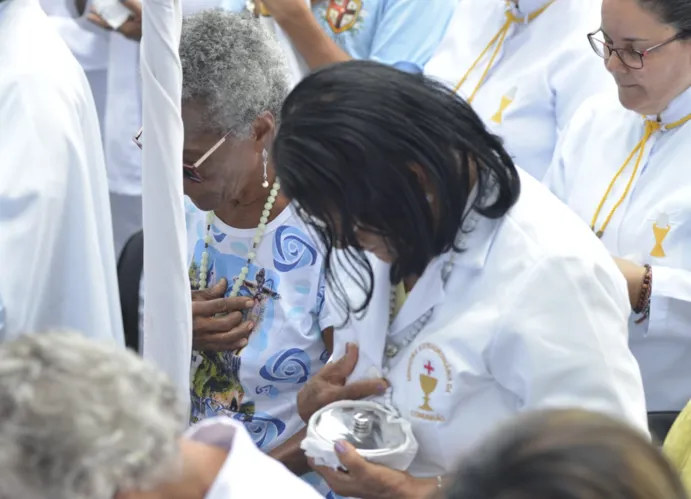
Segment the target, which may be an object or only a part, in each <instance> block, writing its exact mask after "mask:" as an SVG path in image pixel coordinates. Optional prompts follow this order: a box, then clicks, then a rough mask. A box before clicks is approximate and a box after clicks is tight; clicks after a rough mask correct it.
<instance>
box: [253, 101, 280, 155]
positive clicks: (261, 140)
mask: <svg viewBox="0 0 691 499" xmlns="http://www.w3.org/2000/svg"><path fill="white" fill-rule="evenodd" d="M275 129H276V120H275V119H274V117H273V115H272V114H271V113H270V112H268V111H266V112H263V113H261V114H260V115H259V116H257V118H256V119H255V120H254V122H252V136H253V137H254V140H255V141H256V149H257V152H258V153H261V151H263V150H264V149H265V148H266V147H267V145H268V144H271V142H272V141H273V136H274V131H275Z"/></svg>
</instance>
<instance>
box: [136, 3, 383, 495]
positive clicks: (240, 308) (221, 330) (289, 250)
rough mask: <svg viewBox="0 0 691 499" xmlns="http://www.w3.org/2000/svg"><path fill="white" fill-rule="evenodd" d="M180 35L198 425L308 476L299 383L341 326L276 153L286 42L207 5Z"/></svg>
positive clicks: (252, 21) (246, 18)
mask: <svg viewBox="0 0 691 499" xmlns="http://www.w3.org/2000/svg"><path fill="white" fill-rule="evenodd" d="M181 38H182V39H181V44H180V59H181V62H182V72H183V102H182V119H183V123H184V128H185V135H184V151H183V162H184V167H183V171H182V173H183V174H184V189H185V194H186V195H187V196H188V197H189V199H190V200H191V201H192V203H188V210H187V232H188V243H189V262H190V266H189V276H190V281H191V284H192V289H193V291H192V307H193V327H194V340H193V341H194V343H193V350H194V352H193V358H192V373H191V381H192V383H191V385H192V386H191V401H192V411H191V421H192V422H193V423H195V422H198V421H201V420H203V419H206V418H208V417H213V416H218V415H225V416H229V417H231V418H233V419H235V420H237V421H241V422H242V423H244V424H245V426H246V427H247V429H248V430H249V432H250V434H251V435H252V437H253V439H254V442H255V443H256V444H257V446H258V447H259V448H261V449H262V450H263V451H265V452H267V453H270V454H271V455H272V456H273V457H275V458H276V459H278V460H280V461H281V462H283V463H284V464H285V465H286V466H288V468H289V469H290V470H291V471H293V472H294V473H296V474H298V475H301V474H303V473H307V472H308V471H309V467H308V465H307V460H306V458H305V456H304V453H303V451H302V450H301V449H300V447H299V445H300V442H301V440H302V438H303V434H304V423H303V422H302V420H301V419H300V417H299V415H298V414H297V408H296V398H297V393H298V391H299V390H300V388H301V387H302V386H303V385H304V384H305V383H306V382H307V381H308V380H309V379H310V378H311V377H312V376H313V375H314V374H315V373H316V372H317V371H318V370H320V369H321V368H322V367H323V366H324V364H325V363H326V362H327V360H328V359H329V357H330V356H331V345H332V327H331V326H332V324H331V319H330V318H329V316H328V311H327V308H326V307H325V306H324V290H325V277H324V261H323V258H322V254H321V252H320V249H319V247H318V246H317V242H316V241H317V240H316V239H315V238H314V237H313V234H312V233H311V231H310V229H308V228H307V226H306V225H305V224H304V222H303V221H302V220H301V219H300V217H299V216H298V214H297V213H295V211H294V210H293V209H292V207H291V206H290V203H289V201H288V200H287V199H286V198H285V197H284V196H283V195H282V193H281V184H280V181H279V180H278V178H277V177H276V174H275V172H274V168H273V165H272V162H271V158H269V155H268V150H269V149H270V147H271V143H272V142H273V139H274V135H275V130H276V127H277V117H278V116H279V112H280V109H281V105H282V102H283V100H284V98H285V97H286V95H287V94H288V92H289V89H290V84H289V81H290V75H289V72H288V68H287V65H286V63H285V60H284V56H283V52H282V50H281V48H280V46H279V45H278V42H277V41H276V40H275V39H274V38H273V36H272V35H271V34H270V33H269V32H268V31H265V29H264V28H263V27H262V25H261V23H260V22H259V21H258V20H257V19H256V18H254V17H253V16H251V15H249V14H233V13H228V12H224V11H222V10H208V11H202V12H199V13H197V14H195V15H192V16H190V17H187V18H185V19H184V21H183V28H182V37H181ZM138 140H139V142H140V144H141V143H142V136H141V133H140V135H139V136H138ZM144 147H145V146H144ZM378 388H379V387H377V386H374V385H373V386H371V393H374V392H375V391H376V390H377V389H378ZM371 393H368V392H367V391H365V392H364V393H363V395H369V394H371ZM324 492H325V493H327V490H325V491H324Z"/></svg>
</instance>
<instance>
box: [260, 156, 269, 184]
mask: <svg viewBox="0 0 691 499" xmlns="http://www.w3.org/2000/svg"><path fill="white" fill-rule="evenodd" d="M262 161H263V163H264V181H263V182H262V187H263V188H264V189H266V188H267V187H269V176H268V175H267V174H266V167H267V166H268V164H269V153H268V152H266V149H264V150H263V151H262Z"/></svg>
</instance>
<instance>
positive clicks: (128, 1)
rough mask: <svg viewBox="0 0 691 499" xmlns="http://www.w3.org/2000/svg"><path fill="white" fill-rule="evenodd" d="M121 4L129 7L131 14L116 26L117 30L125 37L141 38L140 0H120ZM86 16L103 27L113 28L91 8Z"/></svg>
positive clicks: (135, 39)
mask: <svg viewBox="0 0 691 499" xmlns="http://www.w3.org/2000/svg"><path fill="white" fill-rule="evenodd" d="M122 4H123V5H124V6H125V7H127V8H128V9H130V11H131V12H132V15H131V16H130V17H129V19H127V20H126V21H125V22H124V23H122V25H120V26H119V27H118V29H117V31H118V32H120V33H121V34H122V35H123V36H124V37H125V38H129V39H130V40H134V41H137V42H138V41H140V40H141V39H142V3H141V1H140V0H122ZM86 18H87V19H88V20H89V21H91V22H92V23H94V24H96V25H98V26H100V27H101V28H103V29H106V30H112V29H113V28H111V27H110V25H109V24H108V23H107V22H106V21H105V19H103V18H102V17H101V16H100V15H99V14H98V12H96V11H95V10H93V9H91V11H90V12H89V13H88V14H87V16H86Z"/></svg>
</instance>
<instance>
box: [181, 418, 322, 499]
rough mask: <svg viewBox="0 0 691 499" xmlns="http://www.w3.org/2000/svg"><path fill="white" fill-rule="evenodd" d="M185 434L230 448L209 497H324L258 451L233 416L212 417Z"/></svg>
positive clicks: (194, 439) (278, 463)
mask: <svg viewBox="0 0 691 499" xmlns="http://www.w3.org/2000/svg"><path fill="white" fill-rule="evenodd" d="M185 437H186V438H188V439H190V440H193V441H195V442H200V443H204V444H207V445H213V446H217V447H220V448H222V449H228V458H227V459H226V462H225V463H224V464H223V467H222V468H221V471H220V472H219V473H218V476H217V477H216V481H215V482H214V483H213V485H212V486H211V489H210V490H209V492H208V493H207V494H206V498H207V499H248V498H250V497H256V498H257V499H264V498H270V497H286V498H291V499H293V498H294V499H320V498H321V497H322V496H321V495H320V494H318V493H317V492H316V491H315V490H314V489H313V488H312V487H311V486H310V485H308V484H307V483H305V482H303V481H302V480H300V479H299V478H298V477H296V476H295V475H293V474H292V473H291V472H290V471H288V469H287V468H286V467H285V466H283V465H282V464H281V463H280V462H278V461H276V460H274V459H272V458H270V457H268V456H267V455H266V454H264V453H263V452H261V451H260V450H258V449H257V448H256V447H255V445H254V444H253V443H252V440H251V439H250V437H249V435H248V434H247V431H245V428H244V427H243V426H242V424H240V423H237V422H235V421H233V420H231V419H228V418H214V419H208V420H206V421H204V422H202V423H200V424H198V425H197V426H195V427H193V428H190V430H188V431H187V434H186V435H185Z"/></svg>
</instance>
